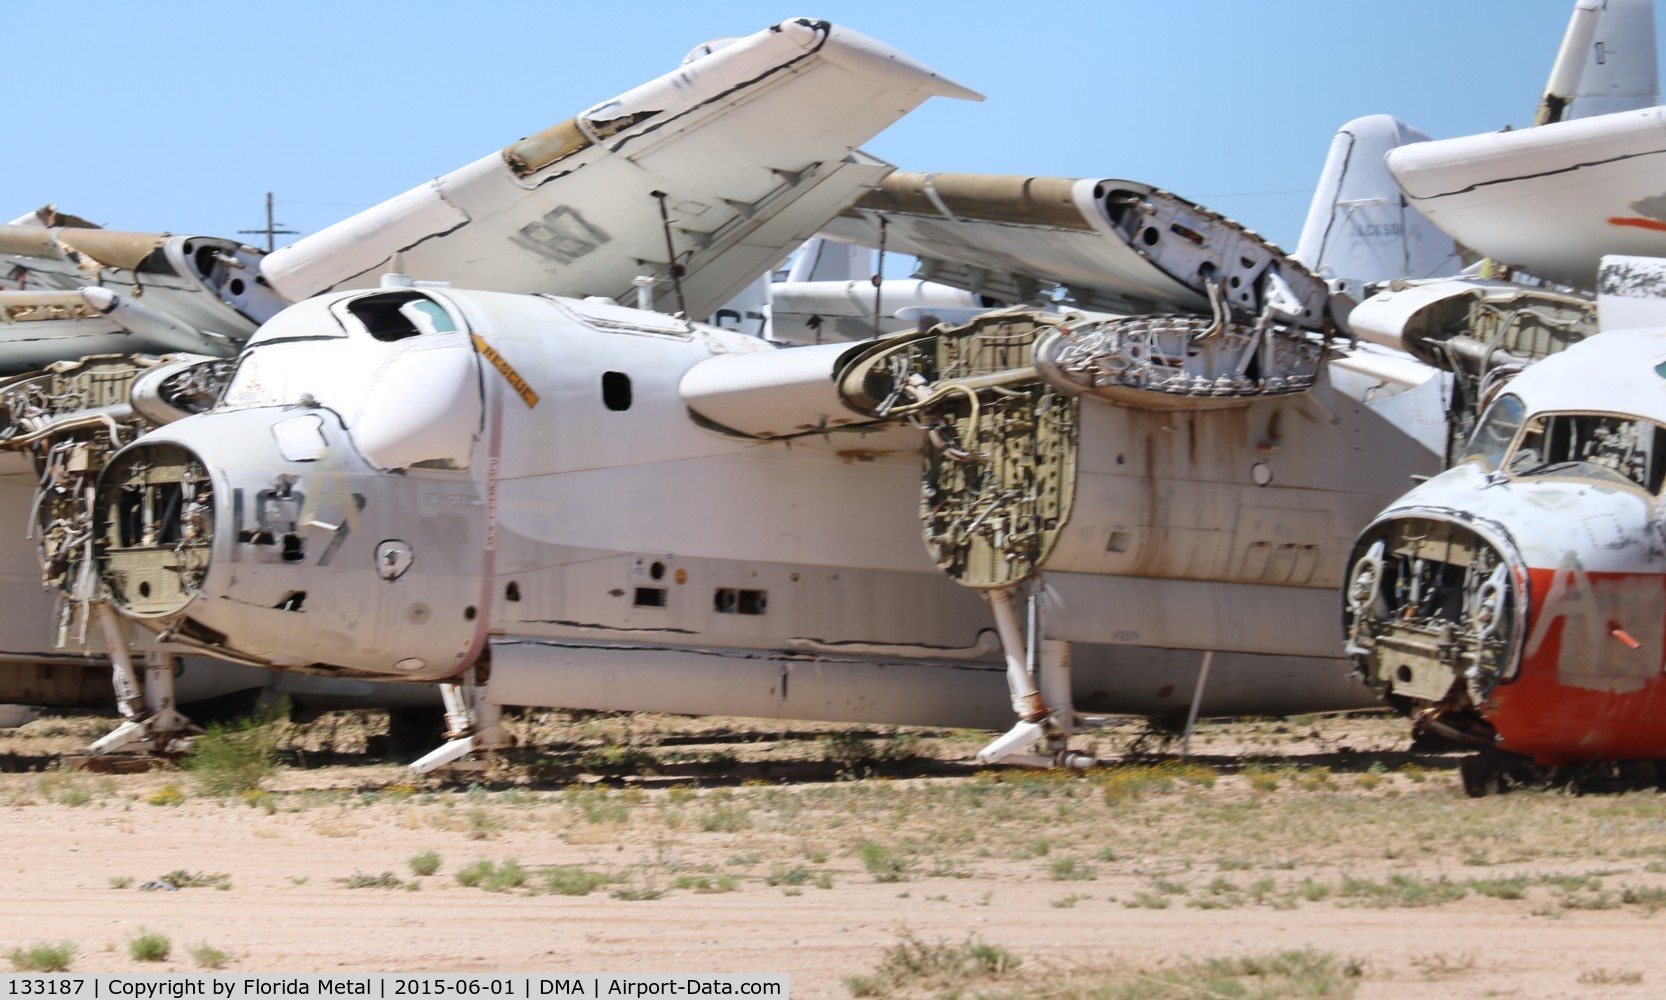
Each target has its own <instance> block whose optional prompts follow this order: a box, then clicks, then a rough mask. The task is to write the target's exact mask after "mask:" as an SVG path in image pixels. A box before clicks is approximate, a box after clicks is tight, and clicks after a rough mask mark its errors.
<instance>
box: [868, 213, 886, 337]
mask: <svg viewBox="0 0 1666 1000" xmlns="http://www.w3.org/2000/svg"><path fill="white" fill-rule="evenodd" d="M868 280H870V281H872V282H873V335H874V336H876V337H877V336H879V316H880V312H879V299H880V295H881V292H882V290H883V288H884V285H885V216H883V215H882V216H880V217H879V262H878V263H877V264H876V265H874V272H873V277H872V278H870V279H868Z"/></svg>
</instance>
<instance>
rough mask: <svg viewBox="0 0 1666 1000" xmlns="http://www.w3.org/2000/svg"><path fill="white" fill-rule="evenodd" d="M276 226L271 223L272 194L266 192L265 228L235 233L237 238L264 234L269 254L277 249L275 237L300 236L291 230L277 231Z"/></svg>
mask: <svg viewBox="0 0 1666 1000" xmlns="http://www.w3.org/2000/svg"><path fill="white" fill-rule="evenodd" d="M278 225H279V224H278V223H276V222H273V221H272V192H270V191H268V192H266V228H265V229H239V230H238V231H237V235H239V236H258V235H260V234H261V233H265V234H266V252H267V253H271V252H272V251H273V250H275V249H277V239H276V237H279V236H299V235H301V234H300V233H298V232H296V231H295V230H293V229H279V228H278Z"/></svg>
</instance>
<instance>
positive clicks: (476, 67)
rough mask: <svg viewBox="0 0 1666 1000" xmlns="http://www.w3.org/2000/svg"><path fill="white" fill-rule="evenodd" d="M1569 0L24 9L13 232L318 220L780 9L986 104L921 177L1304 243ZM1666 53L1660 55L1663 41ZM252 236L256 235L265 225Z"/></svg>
mask: <svg viewBox="0 0 1666 1000" xmlns="http://www.w3.org/2000/svg"><path fill="white" fill-rule="evenodd" d="M1571 9H1572V0H1512V2H1508V3H1506V2H1502V0H1492V2H1478V0H1476V2H1452V0H1443V2H1435V0H1400V2H1395V3H1360V2H1357V0H1265V2H1260V3H1244V2H1227V0H1202V2H1193V3H1175V2H1162V3H1152V2H1148V3H1138V4H1136V3H1130V2H1113V0H1101V2H1098V3H1070V2H1062V0H1030V2H1025V3H1021V4H1018V3H1008V4H999V5H997V4H987V5H985V4H982V3H972V2H960V3H926V2H907V0H892V2H888V3H881V2H868V0H826V2H823V3H821V4H820V5H812V4H807V3H802V2H799V3H794V4H792V5H790V6H785V7H783V6H782V5H780V4H779V3H775V2H772V3H759V2H754V0H741V2H724V3H722V4H715V5H714V4H696V3H686V2H685V3H676V4H672V3H662V2H658V0H643V2H638V3H633V4H607V3H599V2H598V3H587V4H577V3H569V2H553V0H550V2H542V3H536V2H530V0H522V2H511V0H501V2H495V0H479V2H476V3H473V4H467V5H464V4H455V3H445V4H441V3H428V2H424V0H404V2H397V3H394V2H383V0H338V2H335V3H323V2H317V0H291V2H288V3H284V4H282V5H279V4H265V5H236V4H224V3H213V4H210V3H199V2H173V3H166V4H147V3H129V4H103V3H100V4H92V5H86V4H82V5H64V4H48V3H42V2H38V0H36V2H32V3H27V4H26V3H24V2H23V0H11V2H10V3H7V4H6V5H5V11H6V14H5V21H6V33H7V37H8V39H9V44H8V45H7V54H6V75H7V77H8V78H9V79H10V81H11V83H12V87H13V89H12V99H11V100H10V101H8V102H7V103H8V107H7V110H6V111H5V112H4V116H3V119H0V120H3V121H4V123H5V128H6V134H7V140H6V142H5V143H4V145H3V146H0V149H3V150H4V155H3V157H0V190H3V191H4V193H5V201H6V204H5V205H0V219H3V218H11V217H14V216H16V215H20V214H22V213H23V212H25V211H27V210H29V209H32V208H35V207H37V206H38V205H40V204H43V203H45V202H55V203H56V204H58V205H59V207H60V208H63V209H65V210H67V211H71V212H75V213H77V214H80V215H85V216H87V217H89V218H92V219H94V220H95V221H98V222H100V223H103V224H104V225H106V226H109V227H112V228H120V229H135V230H168V231H171V232H176V233H186V232H194V233H206V234H211V235H225V236H230V235H233V234H234V233H235V231H236V230H239V229H249V228H254V227H256V226H258V225H261V224H263V212H264V208H263V199H264V193H265V192H266V191H268V190H271V191H275V192H276V194H277V199H278V218H279V221H280V222H283V223H287V224H288V226H289V228H292V229H297V230H301V231H302V232H310V231H313V230H316V229H318V228H321V227H323V226H325V225H328V224H329V223H331V222H333V221H335V220H337V219H339V218H342V217H344V216H346V215H350V214H352V213H353V212H354V211H356V210H358V209H359V208H362V207H367V206H369V205H370V204H373V203H375V202H377V201H380V200H382V199H384V198H387V197H390V196H392V195H394V194H397V193H398V192H400V191H403V190H405V189H407V188H409V187H412V186H414V185H416V184H418V183H421V182H423V181H425V180H427V179H429V178H431V177H433V176H436V175H438V174H441V173H444V172H445V171H447V170H450V169H452V168H454V167H457V166H460V165H462V164H463V163H466V162H468V161H470V160H473V159H475V158H477V157H479V156H481V155H484V154H485V153H488V152H490V151H493V150H495V149H498V148H500V147H502V146H504V145H506V144H507V143H509V142H511V141H513V140H515V139H517V138H519V137H521V136H524V135H527V134H529V133H532V132H536V131H538V130H539V129H542V128H544V127H545V126H548V125H551V124H554V123H555V122H558V121H561V120H563V119H566V118H569V117H571V116H572V115H574V114H575V113H577V112H579V111H581V110H583V109H585V108H587V107H589V106H590V105H592V104H595V103H597V102H599V101H601V100H603V99H605V98H608V97H611V96H613V95H615V94H617V93H619V92H621V91H623V90H626V89H628V88H629V87H631V86H633V85H635V84H637V83H640V82H642V81H644V80H647V79H650V78H652V77H654V76H657V75H659V74H660V73H663V72H666V71H668V70H670V69H672V68H674V67H675V66H676V64H677V63H678V62H679V61H680V59H681V58H682V56H683V54H684V53H685V52H687V51H688V50H689V49H690V48H692V47H693V46H694V45H696V44H697V43H699V42H701V41H704V40H706V39H708V38H713V37H718V36H723V35H733V34H745V33H749V32H752V31H756V30H758V29H760V28H763V27H765V26H767V25H769V24H771V23H774V22H776V21H780V20H782V19H784V18H786V17H791V16H798V15H808V16H814V17H822V18H827V19H829V20H832V21H835V22H837V23H840V24H844V25H848V26H850V27H853V28H856V29H857V30H859V31H862V32H865V33H867V34H869V35H873V36H874V37H876V38H879V39H881V40H883V41H885V42H888V43H889V44H891V45H894V46H896V47H897V48H899V49H901V50H903V51H904V52H907V53H908V54H910V55H912V56H914V57H915V58H917V59H919V60H921V61H922V62H925V63H926V64H928V65H930V66H933V67H934V68H936V69H938V70H939V71H941V72H943V73H945V74H947V75H948V76H950V77H951V78H953V79H955V80H957V81H959V82H960V83H963V84H965V85H966V86H969V87H971V88H973V89H975V90H979V91H981V92H983V93H984V94H986V95H987V97H988V100H987V101H985V102H983V103H981V104H972V103H966V102H957V101H946V100H933V101H931V102H929V103H927V104H926V105H925V106H923V107H922V108H920V109H919V110H918V111H916V112H915V113H914V114H912V115H910V116H909V117H907V118H905V119H903V120H902V121H901V122H899V123H898V124H897V125H895V126H893V127H892V128H891V130H889V131H888V132H886V133H884V134H882V135H880V136H879V137H878V138H876V139H875V140H874V141H873V142H871V143H869V144H868V145H867V147H866V148H867V149H868V150H869V151H870V152H872V153H874V154H876V155H878V156H881V157H884V158H885V159H887V160H890V161H891V162H893V163H896V164H897V165H899V166H900V167H902V168H904V169H913V170H939V171H973V172H988V173H1021V174H1039V175H1052V176H1084V177H1085V176H1096V177H1098V176H1102V177H1121V178H1128V179H1133V180H1138V181H1143V182H1146V183H1150V184H1155V185H1158V186H1160V187H1165V188H1168V189H1170V190H1172V191H1175V192H1176V193H1178V194H1180V195H1183V196H1185V197H1188V198H1191V199H1193V200H1196V201H1201V202H1203V203H1204V204H1206V205H1208V206H1210V207H1211V208H1214V209H1215V210H1217V211H1220V212H1222V213H1224V214H1227V215H1230V216H1232V217H1234V218H1237V219H1239V220H1240V221H1242V222H1244V223H1246V224H1248V225H1250V226H1252V227H1253V228H1256V229H1258V230H1260V231H1261V232H1262V233H1263V234H1264V235H1266V236H1267V237H1268V238H1270V239H1272V240H1274V241H1275V242H1277V243H1280V244H1281V245H1283V246H1285V247H1286V248H1287V249H1291V248H1293V247H1294V244H1295V240H1296V235H1297V233H1298V232H1299V231H1300V227H1301V220H1302V217H1303V215H1304V214H1305V212H1306V210H1307V203H1308V198H1309V192H1310V191H1311V188H1312V184H1313V182H1314V180H1315V179H1316V177H1317V175H1318V171H1319V167H1320V163H1321V161H1322V159H1323V157H1324V154H1325V151H1326V149H1327V147H1328V145H1329V141H1330V136H1331V134H1332V133H1333V132H1334V131H1335V129H1336V127H1337V126H1339V125H1341V124H1342V123H1343V122H1344V121H1346V120H1348V119H1350V118H1353V117H1356V116H1359V115H1364V114H1373V113H1389V114H1395V115H1398V116H1399V117H1401V118H1403V119H1405V120H1407V121H1409V122H1410V123H1411V124H1413V125H1415V126H1417V127H1419V128H1421V129H1423V130H1424V131H1426V132H1428V133H1430V134H1431V135H1433V136H1436V137H1444V136H1451V135H1462V134H1468V133H1471V132H1478V131H1485V130H1489V129H1496V128H1499V127H1502V126H1504V125H1506V124H1514V125H1518V126H1519V125H1523V124H1526V123H1527V121H1528V120H1529V119H1530V118H1531V116H1532V112H1533V108H1534V105H1535V103H1536V101H1537V98H1538V94H1539V91H1540V89H1541V88H1542V87H1543V85H1544V81H1545V78H1546V76H1547V74H1548V72H1549V68H1550V63H1551V60H1552V58H1553V57H1554V55H1555V51H1556V47H1557V44H1558V43H1559V41H1560V39H1561V35H1562V31H1563V29H1564V28H1565V26H1566V24H1567V20H1568V15H1569V12H1570V11H1571ZM1650 43H1651V44H1658V42H1655V41H1654V40H1650ZM247 239H249V240H250V241H252V242H253V241H256V238H254V237H247Z"/></svg>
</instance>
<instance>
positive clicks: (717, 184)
mask: <svg viewBox="0 0 1666 1000" xmlns="http://www.w3.org/2000/svg"><path fill="white" fill-rule="evenodd" d="M934 94H939V95H947V96H956V97H967V96H976V95H973V94H972V93H971V92H970V91H967V90H965V89H964V88H961V87H959V86H957V85H955V84H952V83H950V82H948V81H946V80H944V79H942V78H941V77H939V76H937V75H936V74H935V73H932V72H931V71H930V70H928V69H926V68H925V67H923V66H920V65H919V64H918V63H915V62H913V61H912V60H909V59H908V58H907V57H906V56H903V55H902V54H901V53H897V52H894V51H893V50H891V49H889V48H886V47H885V46H882V45H880V43H878V42H875V41H873V40H871V39H868V38H865V37H864V36H861V35H858V34H856V33H854V32H849V31H846V30H844V29H841V28H837V27H834V26H832V25H829V24H827V23H826V22H820V21H808V20H795V21H787V22H783V23H782V24H780V25H777V26H776V27H774V28H771V29H769V30H766V31H763V32H759V33H758V34H756V35H753V36H750V37H748V38H744V39H741V40H739V41H737V42H734V43H732V44H730V45H727V46H725V47H723V48H721V49H718V50H716V51H715V52H713V53H711V54H709V55H706V56H703V57H701V58H699V59H696V60H694V61H693V62H690V63H688V64H686V65H684V66H683V67H682V68H681V69H679V70H677V71H675V72H673V73H670V74H667V75H666V76H663V77H661V78H659V79H658V80H654V81H651V82H649V83H647V84H644V85H642V86H640V87H637V88H635V89H633V90H631V91H629V92H628V93H626V94H623V95H621V96H619V97H617V98H614V99H613V100H611V101H607V102H604V103H602V104H600V105H597V106H596V107H593V108H591V109H590V110H588V111H586V112H584V113H582V114H581V115H579V116H578V117H577V118H574V119H572V120H571V121H568V122H563V123H561V124H559V125H556V126H554V127H552V128H550V129H547V130H545V131H544V132H541V133H539V134H538V135H535V136H532V137H530V138H528V139H524V140H522V141H520V142H517V143H515V144H513V145H511V146H509V147H507V148H505V149H504V150H503V151H502V152H501V153H499V154H493V155H491V156H487V157H485V158H483V159H480V160H478V161H476V162H475V163H473V164H470V165H468V166H466V167H464V168H462V169H461V170H458V171H454V172H453V173H451V174H447V175H446V176H444V177H441V178H439V179H438V180H436V181H434V182H432V183H431V184H427V185H423V186H421V187H418V188H415V189H413V190H411V191H409V192H407V193H406V194H405V195H402V196H401V197H400V198H397V199H394V200H393V201H391V202H389V203H386V204H384V205H380V206H377V207H376V208H373V209H371V210H369V211H367V212H364V213H361V214H360V215H357V216H354V217H353V218H351V219H348V220H346V221H345V222H342V223H340V224H338V225H336V226H332V227H331V228H329V229H326V230H324V231H322V232H320V233H318V234H315V235H314V236H311V237H308V238H306V239H303V240H300V241H298V242H297V243H295V244H294V245H292V246H290V247H285V248H283V249H280V250H278V251H277V252H275V253H273V254H271V255H270V256H268V257H267V258H266V260H265V262H264V264H263V274H264V275H265V276H266V278H267V279H268V280H269V281H270V282H271V283H272V284H273V285H274V286H275V287H276V288H278V289H279V290H280V291H281V292H283V293H284V294H285V295H287V296H289V297H290V298H295V299H298V298H301V297H304V296H307V295H312V294H316V293H317V292H319V291H323V290H325V289H327V288H337V287H357V286H365V285H370V284H373V283H374V282H375V280H376V278H377V275H378V273H379V272H380V271H382V270H385V269H386V266H387V263H388V261H389V260H390V259H391V257H392V255H393V254H394V253H395V252H398V253H400V254H401V255H402V260H403V267H404V269H405V270H406V271H407V272H409V273H410V274H412V275H413V276H414V277H417V278H443V279H445V280H448V281H451V282H453V283H455V284H458V285H464V286H467V287H471V288H484V289H491V290H503V291H523V292H548V293H552V294H559V295H573V296H584V295H607V296H614V297H623V296H625V295H627V294H628V293H629V292H630V290H631V288H632V279H633V278H635V277H636V276H638V275H642V274H649V275H653V276H657V277H660V278H665V277H667V276H668V275H669V274H670V272H671V266H672V262H673V261H672V260H668V259H667V256H668V255H667V240H668V237H669V243H670V246H671V248H672V253H673V259H674V262H675V264H676V265H678V266H680V267H681V268H682V270H683V279H684V289H683V290H684V298H685V301H686V305H687V309H688V311H689V313H690V314H691V315H703V314H706V313H709V312H710V311H712V310H713V309H716V308H717V307H719V306H720V305H722V304H723V302H725V301H726V300H727V299H728V298H729V297H730V296H731V295H733V294H734V292H735V291H737V290H738V289H739V288H741V287H743V286H744V285H745V284H747V283H748V282H749V281H751V280H752V279H753V278H754V277H756V275H757V274H758V273H761V272H762V271H764V270H767V269H768V268H769V267H770V266H771V265H773V264H775V263H776V262H777V261H779V260H780V259H781V258H782V257H784V256H785V255H786V253H787V252H788V250H790V249H791V248H792V246H793V245H795V244H796V243H797V242H798V241H799V240H801V239H803V238H805V237H807V236H808V235H810V234H811V233H813V232H815V230H816V229H818V228H819V227H820V226H821V225H822V224H823V223H824V222H825V221H826V220H827V219H828V218H831V217H832V215H833V214H834V213H835V212H837V211H838V210H839V208H840V207H842V206H843V205H844V204H847V203H848V202H849V200H850V199H851V198H852V197H854V196H855V194H857V193H858V192H860V191H861V190H862V189H863V188H865V187H867V186H870V185H871V184H873V183H874V182H875V181H877V180H878V178H880V177H882V176H883V175H884V174H885V173H887V172H889V170H890V169H891V168H890V166H889V165H888V164H885V163H882V162H881V161H878V160H876V159H873V158H872V157H868V156H866V155H865V154H861V153H859V152H854V153H853V150H854V149H855V147H856V146H858V145H859V144H860V143H862V142H865V141H867V139H869V138H870V137H872V136H873V135H874V134H875V133H877V132H879V131H880V130H881V129H883V128H885V127H886V126H888V125H890V124H891V123H892V122H894V121H896V120H897V119H898V118H900V117H901V116H902V115H903V114H906V113H907V112H908V111H910V110H912V109H913V108H914V107H915V106H917V105H918V104H920V103H921V102H922V101H924V100H925V99H926V98H927V97H930V96H932V95H934ZM662 213H663V214H662ZM344 262H345V263H344ZM655 294H656V299H657V301H656V305H657V306H658V307H659V308H666V309H676V308H678V304H677V301H676V296H675V294H674V292H673V290H672V288H671V287H670V283H669V282H664V281H662V282H661V284H660V286H659V287H657V288H656V289H655Z"/></svg>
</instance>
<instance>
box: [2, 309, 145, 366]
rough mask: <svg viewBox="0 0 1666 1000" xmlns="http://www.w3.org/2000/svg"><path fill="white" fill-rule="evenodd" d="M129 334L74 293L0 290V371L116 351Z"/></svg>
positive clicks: (124, 346) (125, 341)
mask: <svg viewBox="0 0 1666 1000" xmlns="http://www.w3.org/2000/svg"><path fill="white" fill-rule="evenodd" d="M131 339H132V338H131V337H129V336H128V334H127V331H126V330H124V329H122V328H121V327H120V326H118V325H117V324H116V322H115V321H114V320H112V319H111V318H110V317H108V316H105V315H104V314H102V313H100V312H99V311H98V310H96V309H94V308H93V307H92V306H91V305H89V304H88V303H87V302H86V301H85V300H84V299H82V297H81V295H80V294H79V293H77V292H73V291H69V292H61V291H54V290H46V289H28V290H24V291H0V372H8V373H9V372H14V371H27V370H29V369H31V368H39V367H44V366H45V365H48V364H51V363H52V362H54V361H57V360H60V359H62V358H66V357H74V356H76V355H84V354H114V353H120V352H123V351H126V350H128V347H127V344H128V343H129V342H130V341H131Z"/></svg>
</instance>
